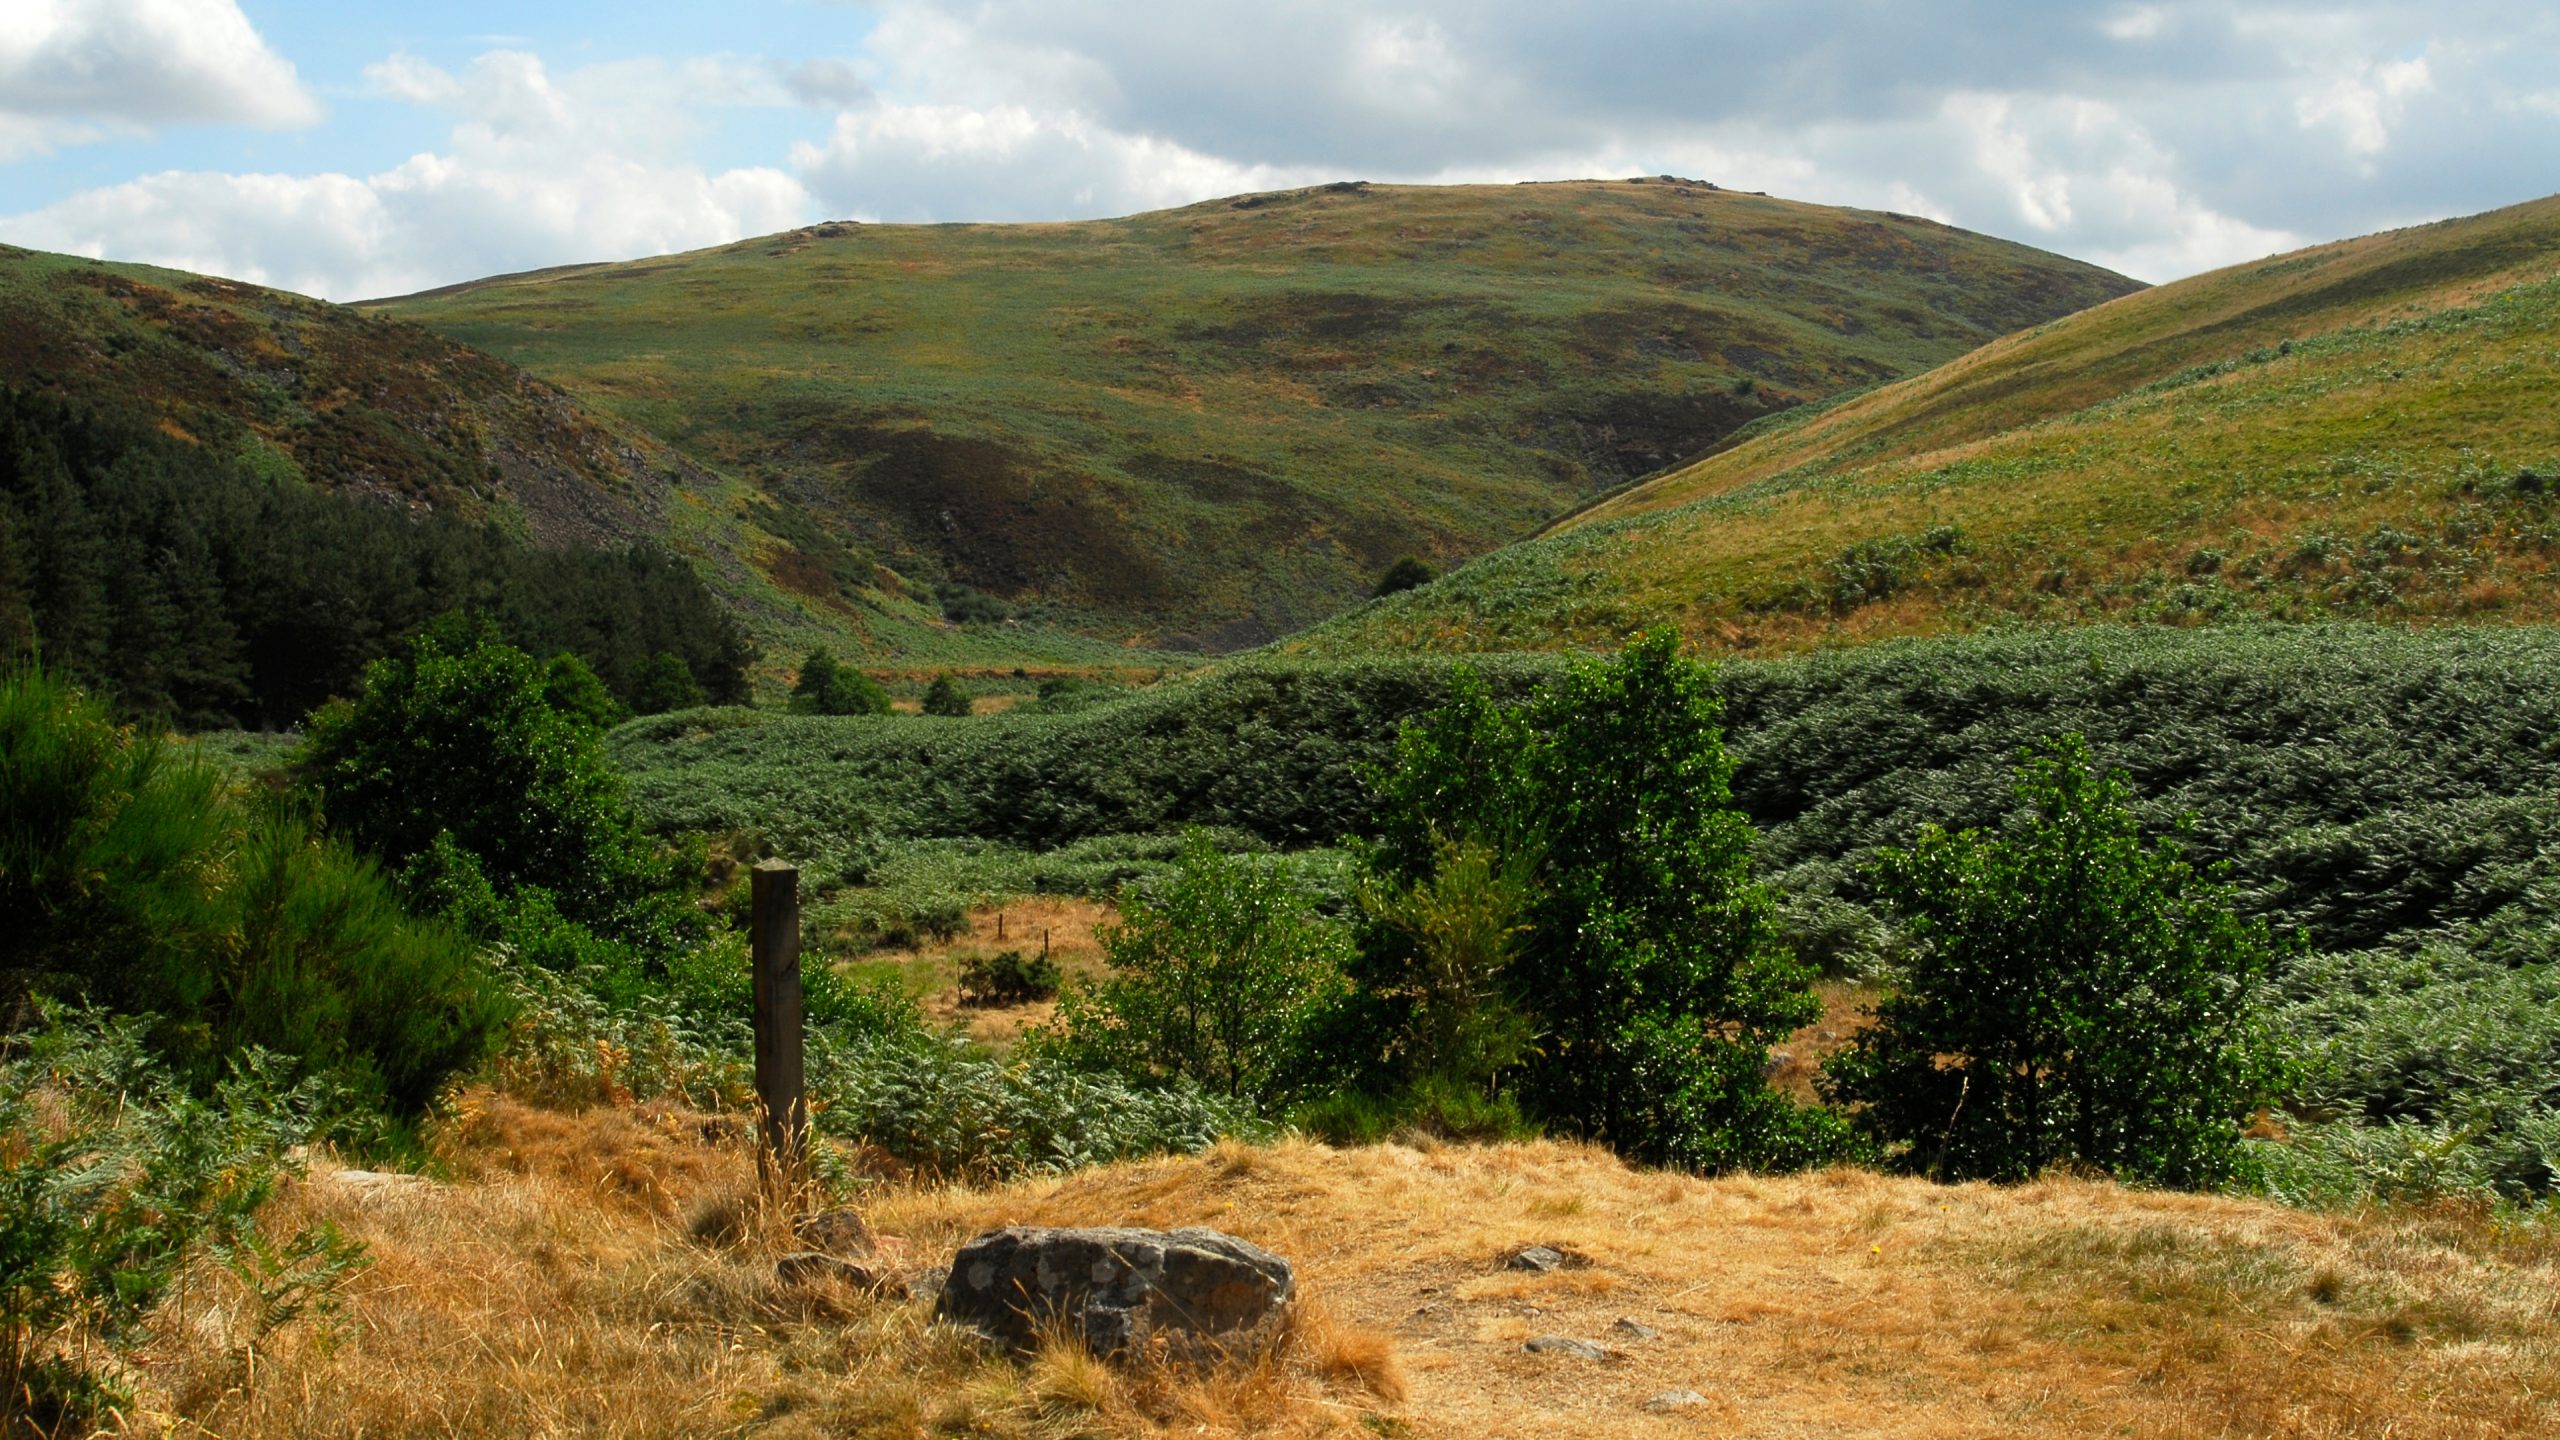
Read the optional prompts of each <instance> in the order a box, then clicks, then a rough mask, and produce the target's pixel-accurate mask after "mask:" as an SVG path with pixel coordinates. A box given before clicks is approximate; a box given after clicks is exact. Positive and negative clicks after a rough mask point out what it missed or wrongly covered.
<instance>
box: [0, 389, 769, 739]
mask: <svg viewBox="0 0 2560 1440" xmlns="http://www.w3.org/2000/svg"><path fill="white" fill-rule="evenodd" d="M456 611H465V612H470V613H472V614H475V615H480V616H485V617H487V618H488V619H489V620H491V621H492V622H493V623H495V624H496V625H497V627H498V629H499V630H500V632H501V633H503V634H504V635H505V636H506V638H507V639H508V640H510V641H511V642H513V643H514V644H516V645H518V646H521V647H523V648H524V649H526V650H527V651H530V652H532V653H534V654H537V655H555V654H570V655H575V656H577V657H578V658H579V659H580V660H581V661H583V662H584V663H585V664H586V665H587V666H588V667H589V668H590V669H592V670H593V671H594V672H595V674H596V676H597V677H598V678H599V679H600V680H601V681H602V682H603V685H604V686H605V688H606V689H607V690H608V691H610V692H611V694H612V695H613V697H614V698H615V699H616V700H617V701H618V702H619V703H620V704H621V705H623V706H626V707H629V708H631V709H635V710H639V711H643V712H648V711H654V710H662V709H668V708H673V707H675V706H677V705H682V704H688V703H702V702H703V701H706V700H707V701H719V702H734V701H738V700H743V699H744V698H745V697H746V693H747V687H746V679H745V672H746V666H747V664H748V663H749V661H751V660H752V659H753V658H754V649H753V647H752V645H751V644H750V643H749V641H748V639H747V637H746V635H745V633H744V631H743V630H741V629H740V627H739V626H738V623H737V621H736V620H735V618H734V617H732V616H731V615H730V614H729V613H728V612H727V611H726V610H724V609H723V608H721V606H720V604H719V603H718V601H717V600H715V599H714V598H713V597H712V595H711V593H710V591H709V590H708V589H707V588H706V587H705V586H704V585H703V583H702V581H701V578H700V577H699V576H697V575H696V574H694V572H693V570H692V569H691V567H689V566H688V565H686V564H685V563H684V562H683V561H682V560H680V559H677V558H676V557H674V556H672V555H669V554H667V553H665V552H664V551H662V550H658V549H656V548H654V547H647V546H633V547H630V548H626V549H612V550H553V549H546V548H542V547H537V546H534V545H531V544H528V543H526V542H524V541H522V540H520V539H517V538H515V537H512V536H510V535H507V534H506V533H504V532H503V531H502V530H499V529H497V528H495V527H493V526H487V525H476V524H472V523H469V522H466V521H463V520H460V519H456V518H453V517H449V516H443V515H428V516H424V517H416V518H413V517H412V516H411V515H409V514H408V513H407V512H406V511H404V510H401V509H398V508H395V507H392V506H389V505H384V504H379V503H374V502H372V501H369V500H368V499H366V498H364V497H360V496H351V495H341V494H333V493H330V492H327V491H323V490H319V489H316V488H313V487H311V486H309V485H307V484H305V483H303V482H302V481H301V480H299V479H298V478H296V477H294V476H292V475H289V474H284V475H280V474H276V473H273V467H271V466H270V467H261V466H259V465H258V464H256V463H254V462H253V461H252V460H250V459H247V458H243V457H234V456H225V455H220V454H215V453H212V452H209V451H208V450H206V449H205V448H204V447H202V446H199V445H197V444H194V443H192V442H189V441H187V440H184V439H181V438H179V437H176V436H174V435H169V434H165V433H162V432H161V431H159V430H158V429H156V428H154V427H153V426H152V425H150V424H149V423H148V422H147V420H145V419H143V418H142V417H139V416H136V415H128V414H123V413H117V412H109V411H102V410H98V409H94V408H90V407H87V406H83V405H80V404H76V403H74V402H70V401H67V400H64V399H61V398H59V397H55V396H51V395H45V394H40V393H32V392H26V391H20V390H15V389H12V388H9V387H6V386H0V655H10V656H19V655H27V654H37V655H41V656H42V657H43V660H44V663H45V665H46V666H47V668H48V669H50V670H51V671H53V672H54V673H56V674H59V675H63V676H66V677H72V678H76V679H78V680H80V681H82V682H84V683H88V684H92V685H95V686H98V687H100V688H101V689H103V690H105V691H106V692H107V693H109V694H111V695H112V696H113V697H114V703H115V706H116V708H117V709H118V711H119V712H120V713H122V714H123V715H125V716H126V717H127V718H144V717H149V718H154V719H158V720H162V721H165V722H167V723H170V724H174V725H177V726H179V727H181V728H186V729H217V728H224V727H244V728H258V729H273V728H279V727H282V726H285V725H289V724H292V723H294V722H295V721H298V720H299V719H300V718H301V717H302V716H303V715H304V714H306V713H308V712H309V711H310V710H311V709H312V707H314V706H315V705H318V704H319V703H321V702H322V701H324V700H326V699H328V698H329V697H330V696H331V695H335V694H343V693H346V692H347V691H349V690H350V689H352V688H353V686H354V685H355V683H356V680H357V678H358V677H359V676H360V675H361V674H362V673H363V670H364V667H365V666H366V665H367V664H368V663H370V662H372V661H374V660H377V659H380V658H382V657H383V656H386V655H389V654H392V653H394V652H395V651H396V650H397V649H398V647H399V646H400V645H401V643H402V642H403V641H404V640H405V639H406V637H408V636H409V635H411V634H414V633H416V632H417V631H418V630H419V629H420V628H421V627H422V626H424V625H425V624H426V623H427V622H428V621H430V620H431V619H433V618H434V617H436V616H438V615H443V614H447V613H451V612H456Z"/></svg>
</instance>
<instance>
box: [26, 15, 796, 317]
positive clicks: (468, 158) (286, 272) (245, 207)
mask: <svg viewBox="0 0 2560 1440" xmlns="http://www.w3.org/2000/svg"><path fill="white" fill-rule="evenodd" d="M747 73H748V72H747V71H745V70H741V69H738V68H736V67H730V66H725V65H712V66H694V67H658V66H654V65H646V64H644V65H640V66H637V67H635V66H630V65H623V66H614V67H598V68H596V69H592V70H585V71H577V72H571V73H570V74H569V75H567V76H564V77H554V76H553V75H551V74H550V72H549V71H548V70H547V69H546V68H545V67H544V66H543V64H542V62H541V61H540V60H539V59H537V58H536V57H534V56H532V55H529V54H525V53H522V52H517V51H491V52H489V53H488V54H485V55H482V56H480V57H479V58H478V59H477V60H475V61H473V62H472V63H471V64H470V65H469V66H467V67H465V68H464V69H463V70H462V72H461V73H459V74H452V73H448V72H446V71H443V70H440V69H438V68H436V67H434V66H432V65H428V64H426V63H425V62H423V61H420V60H417V59H416V58H414V57H409V56H394V57H393V58H392V59H390V60H387V61H385V62H383V63H381V64H379V65H375V66H372V67H370V68H369V69H368V70H367V72H366V75H367V79H368V80H369V81H370V82H371V84H372V85H373V87H374V88H375V90H376V92H377V93H380V94H383V95H387V96H392V97H395V98H400V99H404V100H408V101H411V102H413V103H421V104H432V105H436V106H439V107H442V108H445V109H447V110H449V111H451V112H452V114H453V116H454V121H455V123H454V126H453V130H452V133H451V135H450V137H449V139H448V142H447V144H446V145H445V147H444V148H442V149H441V150H438V151H433V152H427V153H421V154H417V155H413V156H411V157H409V158H408V159H406V160H404V161H401V162H400V163H398V164H396V165H393V166H392V167H390V168H389V169H387V170H383V171H381V172H379V173H377V174H373V175H369V176H363V177H358V176H351V175H344V174H323V175H311V176H283V175H231V174H213V173H179V172H171V173H166V174H159V175H149V176H144V177H142V178H140V179H138V180H133V181H129V182H127V183H125V184H122V185H115V186H109V187H106V188H104V189H99V190H91V191H87V192H84V193H82V194H79V195H75V196H73V197H71V198H69V199H67V200H64V201H61V202H59V203H57V204H54V205H50V206H47V207H45V208H43V209H41V210H37V211H34V212H32V213H29V214H25V215H20V216H17V217H14V218H12V219H9V220H6V221H0V233H6V234H7V235H8V236H9V237H10V239H12V240H13V241H15V242H16V243H20V244H26V245H35V246H40V247H43V248H47V249H55V250H68V251H72V252H75V253H79V254H87V255H97V256H101V257H107V258H114V259H123V260H141V261H148V262H151V263H155V264H164V265H173V266H177V267H180V268H183V269H190V270H203V271H209V272H212V273H215V274H221V275H229V276H233V277H236V278H239V279H244V280H251V281H256V282H259V283H262V284H273V285H279V286H282V287H284V288H287V289H293V290H300V291H304V292H307V293H311V294H317V295H323V296H326V297H328V298H331V299H338V300H348V299H358V298H364V297H368V296H374V295H384V294H392V293H397V292H400V291H405V290H415V289H420V288H423V287H426V286H430V285H437V284H444V283H448V282H451V281H455V280H464V279H470V278H474V277H477V276H481V275H488V274H493V273H498V272H503V271H508V270H521V269H529V268H533V267H537V266H542V265H552V264H559V263H563V262H566V261H572V260H588V259H598V258H612V257H620V256H632V255H649V254H661V253H664V252H667V251H671V250H682V249H691V248H696V247H700V246H705V245H717V244H722V243H725V242H727V241H730V240H735V239H739V238H741V237H743V236H747V235H755V234H763V233H767V232H770V231H774V230H781V229H787V228H789V227H790V226H792V225H795V224H799V223H801V222H802V221H804V220H806V219H808V218H809V217H810V216H811V214H812V213H813V212H812V205H811V199H810V196H809V192H808V191H807V189H806V188H804V187H803V186H802V185H801V183H800V182H799V181H798V180H797V179H795V178H794V177H792V176H791V175H789V174H786V173H785V172H783V171H782V170H780V169H778V168H774V167H771V166H746V167H740V168H736V169H731V170H726V171H722V172H719V173H712V172H709V171H707V170H705V169H703V168H702V167H699V166H695V165H690V164H687V163H684V162H683V161H682V160H681V159H678V158H673V157H677V156H680V155H681V154H682V152H683V146H684V144H685V142H686V141H687V139H688V138H689V137H690V135H691V132H692V129H693V122H692V121H691V119H690V118H689V117H688V116H687V114H686V113H685V111H684V110H683V108H682V106H681V105H677V104H672V103H669V102H668V101H666V100H664V99H662V98H660V97H661V96H662V95H663V94H665V93H667V92H668V91H670V90H672V91H675V92H677V93H692V94H697V95H698V94H705V93H709V94H735V93H740V89H741V83H742V82H741V77H742V76H743V75H745V74H747ZM752 73H753V74H755V75H762V76H765V77H766V78H765V79H764V80H760V81H754V82H752V83H753V84H759V85H768V86H772V87H775V88H776V90H777V93H778V87H779V83H780V82H779V81H778V80H775V79H773V78H772V77H771V72H770V71H769V70H768V69H766V68H764V67H753V70H752ZM662 82H663V83H662Z"/></svg>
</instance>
